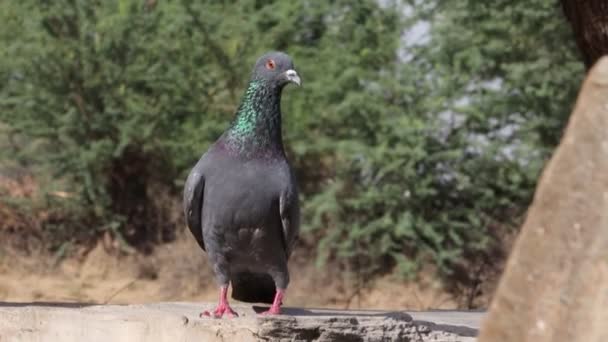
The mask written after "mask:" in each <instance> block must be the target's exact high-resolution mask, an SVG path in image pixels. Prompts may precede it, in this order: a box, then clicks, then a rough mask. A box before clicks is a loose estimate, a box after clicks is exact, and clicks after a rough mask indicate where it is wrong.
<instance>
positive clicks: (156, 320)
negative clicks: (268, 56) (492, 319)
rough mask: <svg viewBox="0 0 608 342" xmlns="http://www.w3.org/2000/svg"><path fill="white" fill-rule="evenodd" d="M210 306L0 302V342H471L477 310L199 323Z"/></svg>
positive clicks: (244, 317) (247, 308)
mask: <svg viewBox="0 0 608 342" xmlns="http://www.w3.org/2000/svg"><path fill="white" fill-rule="evenodd" d="M213 306H214V304H212V303H155V304H143V305H88V304H69V303H1V302H0V341H2V342H6V341H24V342H27V341H129V342H136V341H171V342H182V341H183V342H186V341H188V342H189V341H197V342H198V341H416V342H423V341H445V342H456V341H462V342H471V341H476V337H475V336H476V335H477V331H478V329H479V324H480V320H481V317H482V315H483V313H482V312H459V311H426V312H396V311H392V312H391V311H355V310H331V309H300V308H288V307H287V308H284V313H285V314H284V315H281V316H275V317H265V316H259V315H257V314H256V312H257V311H261V309H262V308H261V307H257V306H253V307H252V306H251V305H244V304H236V305H234V306H233V308H234V309H235V310H236V311H237V312H238V313H239V315H240V317H238V318H234V319H227V318H226V319H211V318H199V317H198V313H199V312H201V311H202V310H209V309H212V308H213Z"/></svg>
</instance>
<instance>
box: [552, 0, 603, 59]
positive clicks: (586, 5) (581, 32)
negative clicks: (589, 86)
mask: <svg viewBox="0 0 608 342" xmlns="http://www.w3.org/2000/svg"><path fill="white" fill-rule="evenodd" d="M561 4H562V8H563V10H564V14H565V15H566V18H568V21H570V24H571V25H572V30H573V32H574V35H575V38H576V44H577V45H578V48H579V50H580V51H581V53H582V54H583V59H584V62H585V65H586V67H587V69H589V68H591V66H592V65H593V64H594V63H595V62H596V61H597V60H598V59H599V58H600V57H601V56H603V55H608V1H607V0H561Z"/></svg>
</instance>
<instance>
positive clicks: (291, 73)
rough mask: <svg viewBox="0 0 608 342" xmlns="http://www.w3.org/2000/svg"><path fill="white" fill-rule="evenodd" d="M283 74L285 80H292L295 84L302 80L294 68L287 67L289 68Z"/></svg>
mask: <svg viewBox="0 0 608 342" xmlns="http://www.w3.org/2000/svg"><path fill="white" fill-rule="evenodd" d="M284 75H285V79H286V80H287V82H293V83H295V84H297V85H301V84H302V80H300V76H299V75H298V73H297V72H296V71H295V70H293V69H289V70H287V71H285V73H284Z"/></svg>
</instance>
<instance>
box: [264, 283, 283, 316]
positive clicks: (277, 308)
mask: <svg viewBox="0 0 608 342" xmlns="http://www.w3.org/2000/svg"><path fill="white" fill-rule="evenodd" d="M283 296H285V290H284V289H277V293H276V294H275V295H274V301H273V302H272V305H271V306H270V309H268V311H264V312H262V313H261V315H280V314H281V305H282V304H283Z"/></svg>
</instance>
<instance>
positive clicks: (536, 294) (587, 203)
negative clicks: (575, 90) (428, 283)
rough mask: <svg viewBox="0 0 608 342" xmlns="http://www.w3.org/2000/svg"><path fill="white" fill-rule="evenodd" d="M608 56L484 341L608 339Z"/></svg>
mask: <svg viewBox="0 0 608 342" xmlns="http://www.w3.org/2000/svg"><path fill="white" fill-rule="evenodd" d="M607 322H608V57H604V58H603V59H600V61H599V62H598V63H597V64H596V65H595V66H594V67H593V69H592V70H591V71H590V73H589V75H588V77H587V79H586V80H585V82H584V83H583V86H582V89H581V91H580V94H579V98H578V100H577V103H576V106H575V108H574V111H573V113H572V115H571V117H570V121H569V123H568V127H567V129H566V132H565V134H564V137H563V139H562V142H561V144H560V146H559V147H558V149H557V150H556V151H555V154H554V155H553V157H552V158H551V161H550V162H549V164H548V165H547V166H546V168H545V170H544V172H543V174H542V177H541V179H540V182H539V184H538V187H537V190H536V193H535V196H534V201H533V203H532V206H531V207H530V209H529V211H528V216H527V218H526V221H525V223H524V225H523V227H522V230H521V233H520V235H519V237H518V240H517V241H516V244H515V247H514V249H513V251H512V253H511V255H510V257H509V261H508V263H507V267H506V270H505V273H504V274H503V277H502V279H501V283H500V285H499V287H498V290H497V293H496V295H495V297H494V300H493V302H492V304H491V306H490V310H489V313H488V315H487V317H486V318H485V320H484V323H483V326H482V329H481V332H480V337H479V340H480V341H484V342H490V341H491V342H502V341H518V342H527V341H535V342H543V341H585V342H594V341H598V342H599V341H608V325H607V324H606V323H607Z"/></svg>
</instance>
